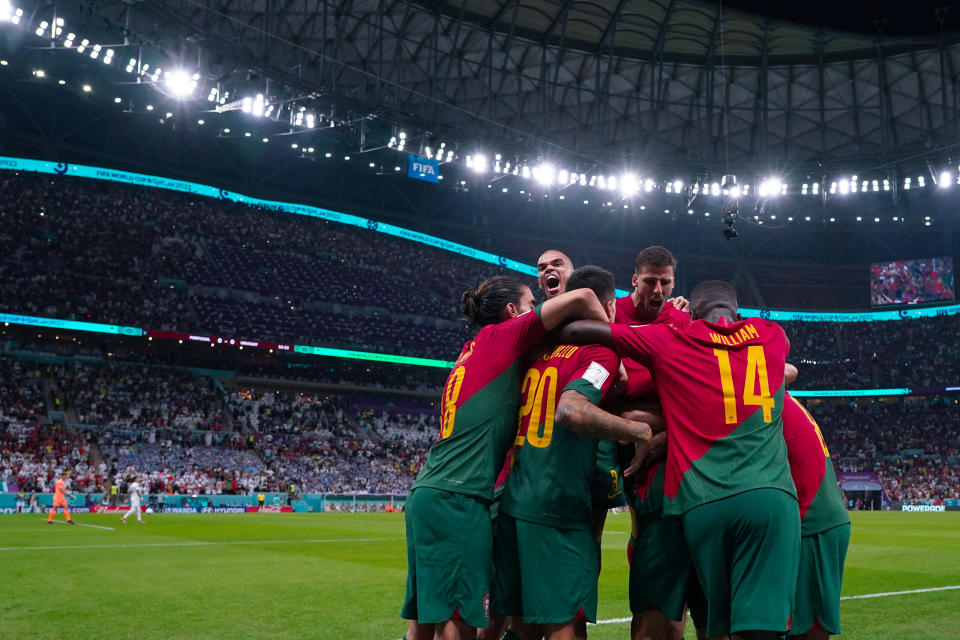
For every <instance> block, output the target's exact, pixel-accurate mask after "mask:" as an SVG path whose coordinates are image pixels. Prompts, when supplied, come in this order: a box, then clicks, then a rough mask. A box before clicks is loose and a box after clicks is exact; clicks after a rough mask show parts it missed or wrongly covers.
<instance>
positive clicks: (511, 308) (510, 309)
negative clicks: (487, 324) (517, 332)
mask: <svg viewBox="0 0 960 640" xmlns="http://www.w3.org/2000/svg"><path fill="white" fill-rule="evenodd" d="M505 311H506V312H507V319H508V320H509V319H510V318H516V317H517V316H518V315H520V309H518V308H517V305H516V304H514V303H512V302H508V303H507V306H506V309H505Z"/></svg>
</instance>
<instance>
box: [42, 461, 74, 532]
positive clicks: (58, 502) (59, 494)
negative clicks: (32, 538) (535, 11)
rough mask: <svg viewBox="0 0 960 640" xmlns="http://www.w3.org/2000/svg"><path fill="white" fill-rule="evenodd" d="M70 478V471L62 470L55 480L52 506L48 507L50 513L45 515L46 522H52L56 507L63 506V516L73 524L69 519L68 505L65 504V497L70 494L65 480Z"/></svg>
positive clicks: (67, 480) (68, 522)
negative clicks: (58, 477)
mask: <svg viewBox="0 0 960 640" xmlns="http://www.w3.org/2000/svg"><path fill="white" fill-rule="evenodd" d="M69 480H70V472H69V471H64V472H63V474H62V475H61V476H60V479H59V480H57V484H56V485H54V488H53V506H52V507H51V508H50V515H48V516H47V524H53V516H54V515H56V513H57V508H58V507H63V517H64V518H66V519H67V524H73V520H71V519H70V507H69V506H67V498H68V497H69V496H70V495H71V494H70V491H69V490H68V489H67V482H69Z"/></svg>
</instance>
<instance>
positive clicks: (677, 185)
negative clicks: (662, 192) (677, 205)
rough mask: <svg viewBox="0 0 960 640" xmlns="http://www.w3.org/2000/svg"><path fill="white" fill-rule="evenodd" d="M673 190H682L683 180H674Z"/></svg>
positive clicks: (676, 191)
mask: <svg viewBox="0 0 960 640" xmlns="http://www.w3.org/2000/svg"><path fill="white" fill-rule="evenodd" d="M673 190H674V192H675V193H680V192H681V191H683V180H674V181H673Z"/></svg>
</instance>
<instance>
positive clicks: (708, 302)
mask: <svg viewBox="0 0 960 640" xmlns="http://www.w3.org/2000/svg"><path fill="white" fill-rule="evenodd" d="M713 307H727V308H729V309H730V310H732V311H736V310H737V290H736V289H734V288H733V286H732V285H731V284H729V283H727V282H724V281H723V280H704V281H703V282H701V283H700V284H698V285H697V286H695V287H694V288H693V291H691V292H690V310H691V311H692V312H693V315H694V317H698V318H702V317H704V316H705V315H706V314H707V310H708V309H710V308H713Z"/></svg>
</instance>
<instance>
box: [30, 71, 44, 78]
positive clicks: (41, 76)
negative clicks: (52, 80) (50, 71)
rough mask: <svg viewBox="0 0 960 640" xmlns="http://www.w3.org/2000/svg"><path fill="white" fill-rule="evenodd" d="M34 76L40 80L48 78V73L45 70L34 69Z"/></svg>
mask: <svg viewBox="0 0 960 640" xmlns="http://www.w3.org/2000/svg"><path fill="white" fill-rule="evenodd" d="M33 75H35V76H36V77H38V78H46V77H47V73H46V71H44V70H43V69H34V70H33Z"/></svg>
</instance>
